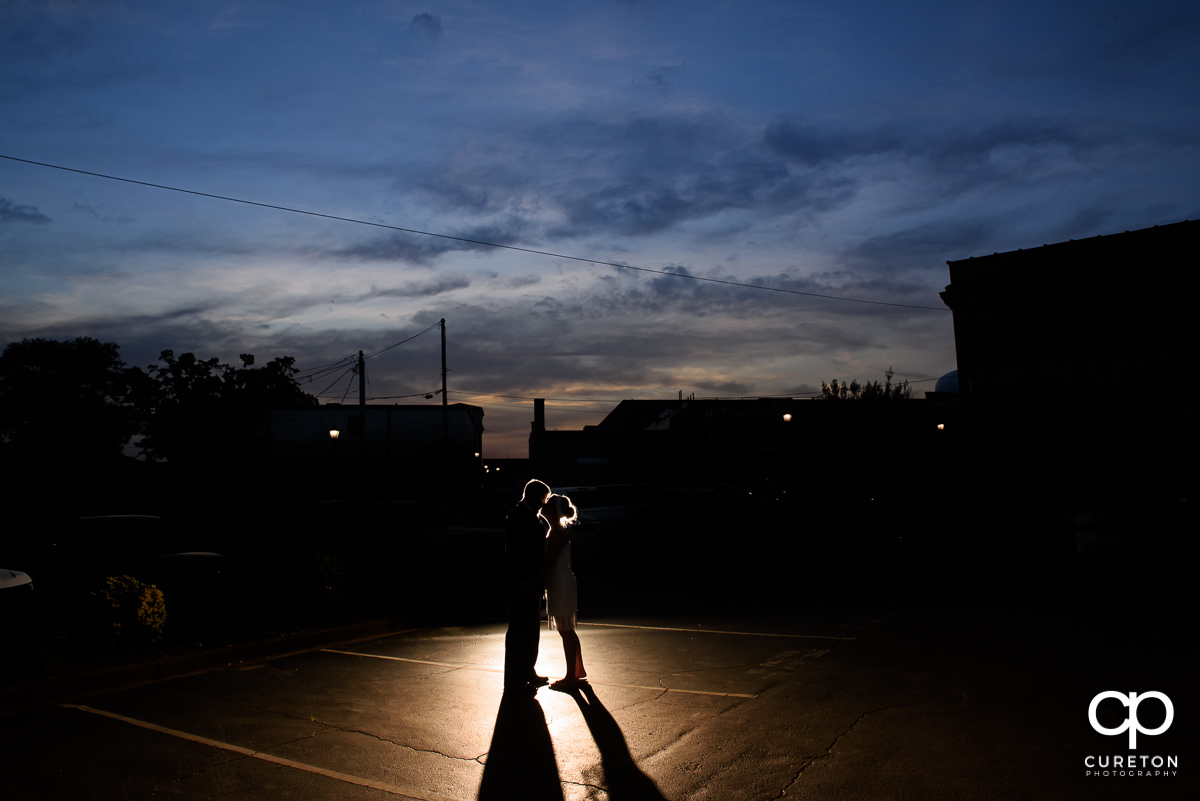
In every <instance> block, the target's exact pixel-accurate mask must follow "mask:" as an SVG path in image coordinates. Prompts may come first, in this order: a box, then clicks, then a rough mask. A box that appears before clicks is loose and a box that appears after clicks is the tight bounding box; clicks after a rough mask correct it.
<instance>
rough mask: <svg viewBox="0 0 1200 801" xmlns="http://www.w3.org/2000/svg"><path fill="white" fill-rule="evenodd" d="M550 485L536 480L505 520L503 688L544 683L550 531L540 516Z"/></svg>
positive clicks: (523, 688) (534, 687) (526, 688)
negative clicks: (541, 661) (541, 647)
mask: <svg viewBox="0 0 1200 801" xmlns="http://www.w3.org/2000/svg"><path fill="white" fill-rule="evenodd" d="M549 497H550V487H548V486H547V485H546V484H545V483H543V482H541V481H538V480H537V479H536V478H535V479H532V480H530V481H529V483H527V484H526V485H525V490H524V492H523V493H522V495H521V500H520V502H518V503H517V505H516V506H514V507H513V508H512V511H510V512H509V513H508V517H506V518H505V520H504V580H505V587H506V589H507V592H508V632H507V633H506V634H505V635H504V689H505V691H506V692H507V691H513V690H520V691H526V692H528V691H534V692H536V690H537V688H538V687H540V686H542V685H543V684H545V683H546V681H547V679H546V677H545V676H539V675H537V672H536V670H535V669H534V665H535V664H537V657H538V641H539V640H540V638H541V631H540V627H541V614H540V613H541V605H542V595H543V593H544V591H545V559H546V533H547V532H548V531H549V530H550V524H549V523H548V522H547V521H546V518H544V517H542V516H541V511H542V507H544V506H545V505H546V499H547V498H549Z"/></svg>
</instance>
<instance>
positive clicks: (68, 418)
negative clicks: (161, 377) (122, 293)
mask: <svg viewBox="0 0 1200 801" xmlns="http://www.w3.org/2000/svg"><path fill="white" fill-rule="evenodd" d="M140 373H141V371H140V370H137V369H136V368H129V367H127V366H126V365H125V363H124V362H122V361H121V358H120V355H119V352H118V348H117V346H116V345H115V344H113V343H111V342H100V341H99V340H96V339H92V338H91V337H78V338H76V339H71V340H67V341H65V342H59V341H56V340H49V339H24V340H21V341H20V342H14V343H12V344H10V345H8V346H7V347H5V349H4V352H3V354H0V440H2V441H3V442H4V443H5V445H6V446H9V447H11V448H13V449H14V450H15V451H16V452H17V454H18V455H19V457H20V458H21V459H23V460H33V461H34V462H42V461H53V460H63V459H70V460H75V461H84V462H89V463H90V462H99V461H104V460H108V459H113V458H116V457H119V456H120V455H121V452H122V449H123V448H124V447H125V445H126V444H127V443H128V442H129V441H130V439H131V438H132V437H133V436H134V435H136V434H137V433H138V432H139V430H140V428H141V424H142V420H141V419H140V417H139V414H138V409H137V395H138V393H139V387H140V386H141V379H142V378H144V376H140V375H139V374H140Z"/></svg>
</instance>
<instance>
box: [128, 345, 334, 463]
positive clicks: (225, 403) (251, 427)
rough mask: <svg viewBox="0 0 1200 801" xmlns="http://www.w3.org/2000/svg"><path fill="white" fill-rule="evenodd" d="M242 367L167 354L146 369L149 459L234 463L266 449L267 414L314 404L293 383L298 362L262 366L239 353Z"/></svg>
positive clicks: (279, 360) (145, 446)
mask: <svg viewBox="0 0 1200 801" xmlns="http://www.w3.org/2000/svg"><path fill="white" fill-rule="evenodd" d="M240 358H241V360H242V367H234V366H232V365H227V364H222V363H221V362H220V361H219V360H218V359H216V358H212V359H197V358H196V356H195V355H194V354H191V353H184V354H181V355H180V356H179V357H178V358H176V356H175V352H174V351H170V350H164V351H163V352H162V354H161V355H160V357H159V359H160V361H161V362H162V364H161V365H150V366H149V367H148V368H147V374H148V377H149V394H148V397H147V398H146V399H145V407H146V411H147V420H146V426H145V432H146V436H145V438H144V439H143V440H142V442H141V447H142V450H143V452H144V453H145V455H146V457H147V458H148V459H152V460H166V461H169V462H172V463H176V464H179V465H183V466H191V467H207V466H211V465H212V464H213V463H214V462H218V461H219V462H223V463H225V464H227V465H232V464H234V463H235V462H236V460H237V459H238V458H240V457H242V456H244V455H246V454H247V453H249V452H251V451H253V450H254V449H255V448H256V447H257V446H259V445H261V444H262V443H263V438H264V436H265V431H266V424H267V418H268V415H269V413H270V411H271V410H272V409H293V408H305V407H310V406H315V405H316V403H317V402H316V399H315V398H313V397H312V396H311V395H308V394H306V393H304V392H302V391H301V390H300V388H299V386H298V385H297V384H296V381H295V374H296V369H295V367H294V364H295V361H296V360H295V359H293V358H292V357H290V356H281V357H278V358H276V359H273V360H271V361H270V362H269V363H267V364H266V365H264V366H263V367H257V368H256V367H253V366H252V365H253V364H254V357H253V356H251V355H249V354H242V356H241V357H240Z"/></svg>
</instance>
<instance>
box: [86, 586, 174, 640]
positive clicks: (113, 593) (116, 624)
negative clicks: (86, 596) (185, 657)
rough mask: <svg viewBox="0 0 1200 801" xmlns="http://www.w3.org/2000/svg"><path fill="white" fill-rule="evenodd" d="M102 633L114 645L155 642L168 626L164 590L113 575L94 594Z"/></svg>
mask: <svg viewBox="0 0 1200 801" xmlns="http://www.w3.org/2000/svg"><path fill="white" fill-rule="evenodd" d="M91 597H92V598H93V599H94V601H95V603H94V604H93V607H94V610H95V612H96V615H97V618H98V620H97V622H98V623H99V626H100V630H101V631H100V633H101V634H102V635H103V636H105V637H106V639H107V640H108V641H109V642H110V643H111V644H113V645H123V644H133V643H141V642H155V641H157V640H159V639H161V638H162V636H163V630H164V629H165V628H166V626H167V603H166V599H165V598H164V596H163V593H162V590H160V589H159V588H158V587H155V586H154V585H152V584H145V583H143V582H141V581H138V580H137V579H135V578H133V577H132V576H112V577H110V578H107V579H105V580H104V586H103V587H102V588H101V589H100V590H98V591H96V592H93V593H92V594H91Z"/></svg>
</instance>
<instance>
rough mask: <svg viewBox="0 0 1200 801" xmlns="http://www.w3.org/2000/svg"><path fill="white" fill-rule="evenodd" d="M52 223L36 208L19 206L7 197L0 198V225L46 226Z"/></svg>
mask: <svg viewBox="0 0 1200 801" xmlns="http://www.w3.org/2000/svg"><path fill="white" fill-rule="evenodd" d="M50 222H52V220H51V219H50V218H49V217H47V216H46V215H45V214H42V213H41V212H40V211H38V209H37V207H36V206H27V205H24V204H17V203H13V202H12V201H11V200H9V199H8V198H6V197H0V224H3V223H31V224H33V225H46V224H47V223H50Z"/></svg>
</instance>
